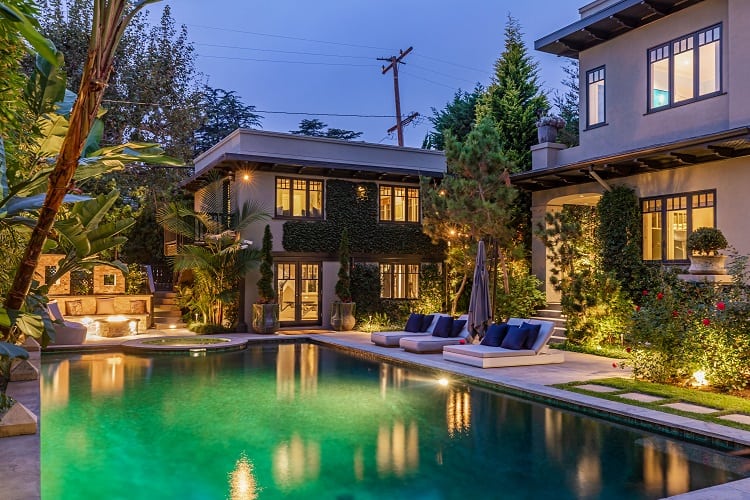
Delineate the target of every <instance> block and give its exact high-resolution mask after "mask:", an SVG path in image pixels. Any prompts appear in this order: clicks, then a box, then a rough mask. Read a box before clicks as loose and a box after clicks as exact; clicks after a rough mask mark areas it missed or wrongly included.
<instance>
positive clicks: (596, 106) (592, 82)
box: [586, 66, 605, 127]
mask: <svg viewBox="0 0 750 500" xmlns="http://www.w3.org/2000/svg"><path fill="white" fill-rule="evenodd" d="M586 82H587V84H586V85H587V94H586V102H587V105H588V113H587V119H588V126H589V127H593V126H595V125H601V124H603V123H604V119H605V114H604V109H605V108H604V66H602V67H601V68H597V69H595V70H592V71H589V72H588V73H586Z"/></svg>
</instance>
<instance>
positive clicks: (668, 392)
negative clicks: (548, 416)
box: [554, 378, 750, 430]
mask: <svg viewBox="0 0 750 500" xmlns="http://www.w3.org/2000/svg"><path fill="white" fill-rule="evenodd" d="M583 384H597V385H606V386H609V387H614V388H616V389H620V391H618V392H616V393H601V392H594V391H587V390H585V389H580V388H578V387H577V386H579V385H583ZM554 387H557V388H559V389H564V390H568V391H573V392H578V393H580V394H586V395H587V396H595V397H598V398H602V399H607V400H610V401H617V402H618V403H626V404H631V405H634V406H641V407H643V408H650V409H652V410H657V411H663V412H665V413H672V414H674V415H681V416H683V417H688V418H693V419H696V420H702V421H704V422H713V423H716V424H721V425H726V426H727V427H735V428H737V429H742V430H750V425H745V424H740V423H738V422H732V421H731V420H724V419H720V418H718V417H719V416H721V415H729V414H732V413H739V414H745V415H750V400H748V399H745V398H741V397H738V396H730V395H727V394H716V393H712V392H705V391H699V390H696V389H687V388H683V387H675V386H672V385H666V384H655V383H653V382H643V381H640V380H633V379H623V378H603V379H596V380H588V381H586V382H569V383H566V384H556V385H555V386H554ZM624 392H640V393H643V394H650V395H652V396H658V397H663V398H664V399H663V400H659V401H658V402H654V403H644V402H641V401H634V400H631V399H625V398H621V397H619V396H618V394H622V393H624ZM679 402H682V403H691V404H696V405H700V406H707V407H709V408H716V409H717V413H714V414H711V415H706V414H702V413H692V412H688V411H682V410H676V409H674V408H668V407H665V406H662V405H663V404H668V403H679Z"/></svg>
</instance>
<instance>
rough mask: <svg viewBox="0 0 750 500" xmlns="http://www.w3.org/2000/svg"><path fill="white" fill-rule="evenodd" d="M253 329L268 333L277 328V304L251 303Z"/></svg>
mask: <svg viewBox="0 0 750 500" xmlns="http://www.w3.org/2000/svg"><path fill="white" fill-rule="evenodd" d="M252 327H253V331H254V332H255V333H263V334H269V333H274V332H276V331H277V330H278V329H279V305H278V304H253V324H252Z"/></svg>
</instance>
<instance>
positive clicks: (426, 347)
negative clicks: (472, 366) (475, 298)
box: [399, 314, 469, 354]
mask: <svg viewBox="0 0 750 500" xmlns="http://www.w3.org/2000/svg"><path fill="white" fill-rule="evenodd" d="M446 316H447V315H446ZM457 319H458V320H464V321H466V323H465V324H464V326H463V328H462V329H461V331H460V332H459V333H458V336H456V337H438V336H435V335H412V336H407V337H402V338H401V340H400V341H399V346H400V347H401V348H402V349H403V350H405V351H409V352H413V353H416V354H429V353H438V352H442V351H443V347H445V346H451V345H460V344H461V343H462V342H464V343H466V342H468V338H469V315H468V314H464V315H462V316H459V317H458V318H457ZM434 329H435V328H434V326H433V330H434Z"/></svg>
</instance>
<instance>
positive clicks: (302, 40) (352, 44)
mask: <svg viewBox="0 0 750 500" xmlns="http://www.w3.org/2000/svg"><path fill="white" fill-rule="evenodd" d="M188 26H193V27H195V28H203V29H208V30H218V31H229V32H233V33H244V34H246V35H255V36H267V37H272V38H283V39H285V40H298V41H301V42H313V43H326V44H329V45H341V46H344V47H358V48H362V49H374V50H393V49H391V48H384V47H372V46H370V45H358V44H355V43H344V42H332V41H329V40H315V39H312V38H300V37H296V36H286V35H275V34H273V33H260V32H257V31H246V30H238V29H229V28H220V27H218V26H206V25H203V24H188Z"/></svg>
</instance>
